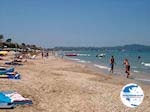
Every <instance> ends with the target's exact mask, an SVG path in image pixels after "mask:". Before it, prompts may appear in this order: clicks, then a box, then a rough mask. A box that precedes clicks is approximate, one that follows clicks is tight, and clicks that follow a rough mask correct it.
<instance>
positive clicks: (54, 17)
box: [0, 0, 150, 47]
mask: <svg viewBox="0 0 150 112" xmlns="http://www.w3.org/2000/svg"><path fill="white" fill-rule="evenodd" d="M0 34H4V36H5V38H12V39H13V40H14V41H16V42H20V43H22V42H25V43H30V44H37V45H40V46H42V47H54V46H98V47H101V46H116V45H125V44H133V43H134V44H144V45H150V0H0Z"/></svg>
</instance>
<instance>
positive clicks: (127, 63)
mask: <svg viewBox="0 0 150 112" xmlns="http://www.w3.org/2000/svg"><path fill="white" fill-rule="evenodd" d="M114 64H115V59H114V56H111V59H110V66H111V69H110V72H111V73H113V72H114ZM123 64H124V65H125V73H127V78H129V76H130V64H129V61H128V59H125V60H124V62H123Z"/></svg>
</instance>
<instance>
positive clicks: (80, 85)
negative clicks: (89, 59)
mask: <svg viewBox="0 0 150 112" xmlns="http://www.w3.org/2000/svg"><path fill="white" fill-rule="evenodd" d="M16 70H17V71H18V72H20V73H21V76H22V79H21V80H7V79H0V91H5V90H6V91H7V90H15V91H17V92H18V93H20V94H22V95H23V96H25V97H28V98H30V99H31V100H32V101H33V105H31V106H17V107H16V108H15V109H13V110H0V112H150V86H149V85H144V84H141V83H138V82H135V81H134V80H130V79H126V78H124V77H121V76H112V75H105V74H103V73H102V72H98V71H95V70H94V69H91V68H90V67H89V66H87V65H83V64H79V63H75V62H72V61H69V60H63V59H59V58H55V57H53V56H50V57H49V59H41V58H37V59H36V60H28V62H27V63H26V64H25V65H24V66H19V67H16ZM131 82H134V83H138V84H139V85H140V86H141V87H142V89H143V90H144V93H145V98H144V101H143V103H142V104H141V105H140V106H138V107H137V108H134V109H131V108H128V107H126V106H125V105H123V103H122V102H121V100H120V91H121V89H122V87H123V86H124V85H125V84H128V83H131Z"/></svg>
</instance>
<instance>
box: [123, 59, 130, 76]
mask: <svg viewBox="0 0 150 112" xmlns="http://www.w3.org/2000/svg"><path fill="white" fill-rule="evenodd" d="M124 65H125V73H127V78H129V76H130V64H129V62H128V59H125V60H124Z"/></svg>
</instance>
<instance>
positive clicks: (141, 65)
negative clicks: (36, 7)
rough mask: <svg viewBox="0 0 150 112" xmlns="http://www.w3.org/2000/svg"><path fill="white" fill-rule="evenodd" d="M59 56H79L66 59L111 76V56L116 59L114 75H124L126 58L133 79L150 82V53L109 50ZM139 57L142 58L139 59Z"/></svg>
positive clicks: (67, 52) (63, 52)
mask: <svg viewBox="0 0 150 112" xmlns="http://www.w3.org/2000/svg"><path fill="white" fill-rule="evenodd" d="M57 53H58V55H60V56H61V55H64V56H65V55H66V54H77V56H74V57H67V56H65V58H67V59H70V60H74V61H77V62H80V63H89V64H92V65H93V66H95V67H97V68H99V69H101V70H103V71H104V72H105V73H107V74H110V73H109V70H110V64H109V60H110V58H111V56H114V58H115V68H114V75H124V76H126V74H125V72H124V69H125V67H124V65H123V61H124V59H125V58H127V59H128V60H129V63H130V66H131V77H133V78H134V79H136V80H139V81H145V82H150V51H126V50H121V51H118V50H108V51H60V52H57ZM97 54H105V56H104V57H96V55H97ZM138 56H140V57H141V58H140V59H139V58H138Z"/></svg>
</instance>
